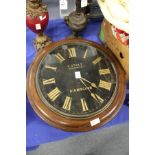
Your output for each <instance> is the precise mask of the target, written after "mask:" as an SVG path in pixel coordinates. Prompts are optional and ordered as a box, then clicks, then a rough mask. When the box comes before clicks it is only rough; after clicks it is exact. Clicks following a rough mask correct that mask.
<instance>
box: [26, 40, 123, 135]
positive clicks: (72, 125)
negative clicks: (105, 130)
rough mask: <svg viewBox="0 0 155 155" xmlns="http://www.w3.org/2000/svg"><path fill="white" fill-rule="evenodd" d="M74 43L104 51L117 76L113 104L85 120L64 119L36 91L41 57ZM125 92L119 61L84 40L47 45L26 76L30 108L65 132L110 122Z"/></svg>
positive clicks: (104, 49)
mask: <svg viewBox="0 0 155 155" xmlns="http://www.w3.org/2000/svg"><path fill="white" fill-rule="evenodd" d="M75 42H78V43H79V42H81V43H86V44H89V45H91V46H93V47H96V48H99V49H100V50H102V51H104V52H105V53H106V54H107V55H108V56H109V57H110V58H111V60H112V61H113V63H114V65H115V68H116V71H117V74H118V89H117V93H116V96H115V98H114V99H113V102H112V103H111V105H109V107H107V109H105V110H104V111H102V112H100V113H98V114H96V115H93V116H90V117H87V118H82V119H77V118H70V117H66V116H63V115H61V114H59V113H57V112H54V111H52V110H51V109H49V108H48V107H47V106H46V104H44V103H43V101H42V100H41V98H40V97H39V95H38V93H37V89H36V72H37V68H38V65H39V63H40V61H41V60H42V59H43V57H44V56H45V55H46V54H47V53H49V52H50V51H52V49H54V48H55V47H57V46H60V45H63V44H66V43H75ZM125 91H126V78H125V72H124V70H123V68H122V66H121V65H120V63H119V61H118V60H117V59H116V57H115V56H114V55H113V53H112V52H111V50H110V49H108V48H106V47H103V46H101V45H99V44H97V43H95V42H92V41H88V40H84V39H65V40H61V41H59V42H56V43H51V44H49V45H48V46H46V47H45V48H44V49H42V50H41V51H40V52H38V53H37V54H36V57H35V59H34V61H33V63H32V64H31V66H30V68H29V71H28V74H27V96H28V99H29V101H30V104H31V106H32V108H33V109H34V111H35V112H36V113H37V114H38V116H39V117H41V118H42V119H43V120H44V121H45V122H46V123H48V124H49V125H52V126H54V127H56V128H59V129H62V130H65V131H75V132H79V131H89V130H93V129H96V128H98V127H100V126H101V125H104V124H105V123H107V122H108V121H110V120H111V119H112V118H113V117H114V116H115V115H116V114H117V113H118V111H119V110H120V108H121V106H122V104H123V101H124V99H125V94H126V92H125ZM96 119H97V120H99V121H100V122H99V123H97V124H95V125H92V124H91V122H92V121H95V120H96Z"/></svg>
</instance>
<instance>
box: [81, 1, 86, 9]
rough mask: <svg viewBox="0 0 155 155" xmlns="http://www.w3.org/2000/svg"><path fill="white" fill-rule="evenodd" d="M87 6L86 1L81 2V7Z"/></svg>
mask: <svg viewBox="0 0 155 155" xmlns="http://www.w3.org/2000/svg"><path fill="white" fill-rule="evenodd" d="M86 6H87V0H81V7H82V8H83V7H86Z"/></svg>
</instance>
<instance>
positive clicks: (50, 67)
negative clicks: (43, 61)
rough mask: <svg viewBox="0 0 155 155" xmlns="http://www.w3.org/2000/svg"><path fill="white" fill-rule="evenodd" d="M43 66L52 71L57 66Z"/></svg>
mask: <svg viewBox="0 0 155 155" xmlns="http://www.w3.org/2000/svg"><path fill="white" fill-rule="evenodd" d="M45 68H47V69H51V70H53V71H56V70H57V67H52V66H48V65H46V66H45Z"/></svg>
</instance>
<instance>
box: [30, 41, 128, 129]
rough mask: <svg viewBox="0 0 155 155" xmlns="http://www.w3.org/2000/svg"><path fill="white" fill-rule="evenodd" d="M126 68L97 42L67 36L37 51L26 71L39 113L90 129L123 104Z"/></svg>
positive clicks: (59, 125)
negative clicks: (67, 37)
mask: <svg viewBox="0 0 155 155" xmlns="http://www.w3.org/2000/svg"><path fill="white" fill-rule="evenodd" d="M125 90H126V80H125V72H124V70H123V68H122V67H121V65H120V63H119V62H118V60H117V59H116V58H115V56H114V55H113V54H112V52H111V51H110V50H109V49H108V48H105V47H103V46H101V45H99V44H96V43H95V42H91V41H87V40H84V39H65V40H62V41H59V42H56V43H52V44H50V45H48V46H47V47H45V48H44V49H43V50H42V51H40V52H39V53H37V55H36V57H35V59H34V61H33V63H32V64H31V66H30V68H29V71H28V75H27V95H28V98H29V101H30V103H31V105H32V107H33V109H34V110H35V112H36V113H37V114H38V115H39V116H40V117H41V118H42V119H43V120H44V121H45V122H47V123H48V124H50V125H52V126H54V127H57V128H60V129H62V130H65V131H88V130H92V129H95V128H98V127H99V126H101V125H103V124H105V123H107V122H108V121H110V120H111V119H112V118H113V117H114V116H115V115H116V114H117V112H118V111H119V109H120V108H121V106H122V104H123V101H124V98H125Z"/></svg>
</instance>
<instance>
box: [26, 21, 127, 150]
mask: <svg viewBox="0 0 155 155" xmlns="http://www.w3.org/2000/svg"><path fill="white" fill-rule="evenodd" d="M100 24H101V21H90V22H89V24H88V25H87V27H86V29H85V30H84V31H82V32H81V34H80V35H81V37H82V38H85V39H88V40H91V41H95V42H97V43H99V44H101V41H100V40H99V37H98V33H99V29H100ZM70 33H71V31H70V30H69V28H68V27H67V26H66V24H65V23H64V20H62V19H58V20H51V21H49V23H48V26H47V29H46V31H45V34H48V36H49V37H50V38H52V40H53V42H56V41H59V40H62V39H65V38H66V37H67V36H68V35H69V34H70ZM35 37H36V34H34V33H33V32H31V31H30V30H29V29H28V28H27V29H26V70H28V67H29V65H30V64H31V63H32V61H33V59H34V57H35V50H34V47H33V43H32V41H33V39H34V38H35ZM127 92H128V90H127ZM126 102H128V100H125V103H124V105H123V106H122V108H121V109H120V111H119V113H118V114H117V116H116V117H115V118H113V119H112V120H111V121H110V122H108V123H107V124H105V125H104V126H102V127H100V128H98V129H96V130H93V131H89V132H97V131H98V130H100V129H103V128H105V127H110V126H112V125H116V124H121V123H124V122H127V121H128V120H129V108H128V106H126V104H127V103H126ZM84 133H85V132H76V133H75V132H65V131H62V130H60V129H57V128H54V127H52V126H49V125H48V124H46V123H45V122H44V121H43V120H41V119H40V118H39V117H38V116H37V115H36V113H35V112H34V111H33V109H32V108H31V106H30V103H29V101H28V99H27V98H26V147H27V148H30V147H35V146H37V145H40V144H43V143H47V142H52V141H57V140H63V139H65V138H68V137H71V136H76V135H80V134H84Z"/></svg>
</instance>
